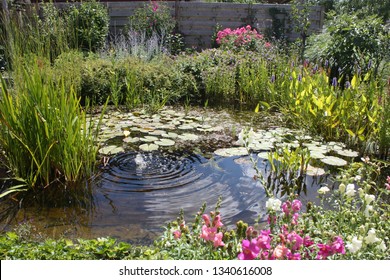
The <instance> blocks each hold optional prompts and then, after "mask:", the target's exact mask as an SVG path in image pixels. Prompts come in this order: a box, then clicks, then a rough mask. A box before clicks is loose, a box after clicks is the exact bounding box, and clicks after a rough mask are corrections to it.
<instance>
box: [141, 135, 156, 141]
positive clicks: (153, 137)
mask: <svg viewBox="0 0 390 280" xmlns="http://www.w3.org/2000/svg"><path fill="white" fill-rule="evenodd" d="M140 140H141V141H143V142H154V141H157V140H158V138H157V137H156V136H150V135H146V136H145V137H143V138H140Z"/></svg>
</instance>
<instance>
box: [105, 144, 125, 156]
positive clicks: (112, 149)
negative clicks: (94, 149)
mask: <svg viewBox="0 0 390 280" xmlns="http://www.w3.org/2000/svg"><path fill="white" fill-rule="evenodd" d="M124 151H125V150H124V149H123V148H122V147H118V146H115V145H110V146H106V147H103V148H100V149H99V153H100V154H103V155H115V154H118V153H121V152H124Z"/></svg>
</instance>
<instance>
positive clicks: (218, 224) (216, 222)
mask: <svg viewBox="0 0 390 280" xmlns="http://www.w3.org/2000/svg"><path fill="white" fill-rule="evenodd" d="M213 226H215V227H216V228H220V227H222V226H223V223H222V222H221V215H219V214H218V215H217V216H215V217H214V220H213Z"/></svg>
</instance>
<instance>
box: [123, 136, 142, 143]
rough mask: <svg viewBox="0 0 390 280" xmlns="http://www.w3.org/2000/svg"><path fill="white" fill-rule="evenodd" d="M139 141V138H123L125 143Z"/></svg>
mask: <svg viewBox="0 0 390 280" xmlns="http://www.w3.org/2000/svg"><path fill="white" fill-rule="evenodd" d="M139 141H140V139H139V137H126V138H123V142H125V143H137V142H139Z"/></svg>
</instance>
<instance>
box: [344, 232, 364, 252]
mask: <svg viewBox="0 0 390 280" xmlns="http://www.w3.org/2000/svg"><path fill="white" fill-rule="evenodd" d="M362 245H363V241H362V240H359V239H358V238H357V237H356V236H354V237H353V238H352V241H351V243H347V245H346V246H345V247H346V248H347V249H348V250H349V251H350V252H351V253H356V252H357V251H359V250H360V248H362Z"/></svg>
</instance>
